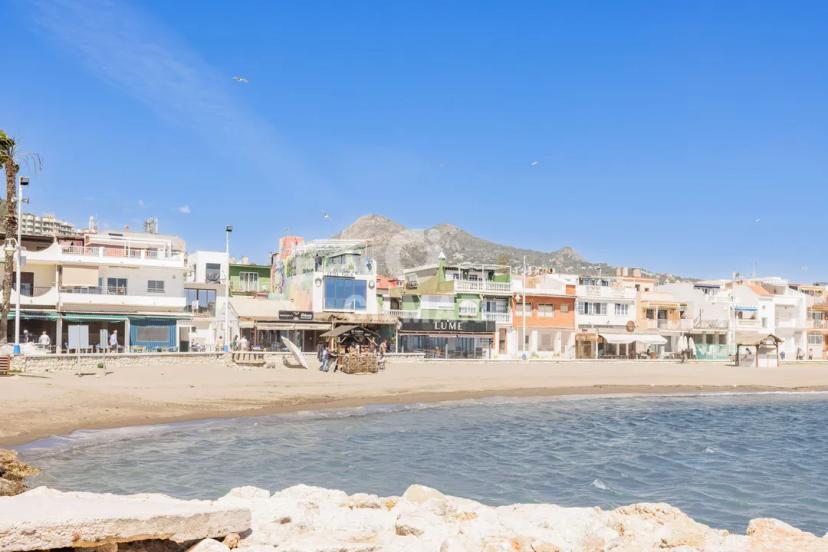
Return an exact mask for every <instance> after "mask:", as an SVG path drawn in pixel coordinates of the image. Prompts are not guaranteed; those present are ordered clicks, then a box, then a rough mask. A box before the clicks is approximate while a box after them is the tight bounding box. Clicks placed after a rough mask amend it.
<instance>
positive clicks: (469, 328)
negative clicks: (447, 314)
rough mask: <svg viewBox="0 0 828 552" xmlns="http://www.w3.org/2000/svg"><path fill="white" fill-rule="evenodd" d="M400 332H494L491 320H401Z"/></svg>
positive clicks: (493, 324)
mask: <svg viewBox="0 0 828 552" xmlns="http://www.w3.org/2000/svg"><path fill="white" fill-rule="evenodd" d="M400 331H401V332H421V333H466V334H470V333H487V334H490V333H494V332H495V323H494V322H493V321H491V320H402V321H401V322H400Z"/></svg>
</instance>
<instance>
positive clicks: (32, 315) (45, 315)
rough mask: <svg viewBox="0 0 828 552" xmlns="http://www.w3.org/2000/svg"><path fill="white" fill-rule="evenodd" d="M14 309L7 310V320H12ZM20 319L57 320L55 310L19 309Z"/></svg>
mask: <svg viewBox="0 0 828 552" xmlns="http://www.w3.org/2000/svg"><path fill="white" fill-rule="evenodd" d="M14 314H15V312H14V309H12V310H10V311H9V320H14ZM20 319H21V320H57V319H58V315H57V313H56V312H47V311H20Z"/></svg>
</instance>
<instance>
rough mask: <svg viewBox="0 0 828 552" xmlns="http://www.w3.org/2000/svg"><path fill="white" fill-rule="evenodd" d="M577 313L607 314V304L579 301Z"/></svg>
mask: <svg viewBox="0 0 828 552" xmlns="http://www.w3.org/2000/svg"><path fill="white" fill-rule="evenodd" d="M578 313H579V314H593V315H599V314H607V304H606V303H590V302H588V301H581V302H580V303H578Z"/></svg>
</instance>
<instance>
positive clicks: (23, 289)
mask: <svg viewBox="0 0 828 552" xmlns="http://www.w3.org/2000/svg"><path fill="white" fill-rule="evenodd" d="M12 289H14V287H12ZM53 289H55V286H32V285H31V284H20V296H21V297H40V296H42V295H46V294H47V293H49V292H50V291H52V290H53Z"/></svg>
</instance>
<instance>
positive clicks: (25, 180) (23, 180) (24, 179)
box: [14, 176, 29, 355]
mask: <svg viewBox="0 0 828 552" xmlns="http://www.w3.org/2000/svg"><path fill="white" fill-rule="evenodd" d="M28 185H29V177H28V176H21V177H19V178H18V179H17V247H15V259H14V266H15V270H14V273H15V274H14V280H15V289H16V290H17V301H16V302H15V305H14V354H16V355H19V354H20V297H21V295H22V291H23V290H21V289H20V261H21V260H22V255H21V252H22V249H23V239H22V236H23V231H22V227H21V222H22V218H23V187H24V186H28Z"/></svg>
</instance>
